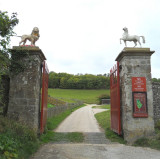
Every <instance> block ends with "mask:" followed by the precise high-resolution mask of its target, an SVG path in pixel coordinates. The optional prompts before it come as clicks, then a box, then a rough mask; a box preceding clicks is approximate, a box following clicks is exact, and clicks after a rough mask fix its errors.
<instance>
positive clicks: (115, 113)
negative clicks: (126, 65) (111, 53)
mask: <svg viewBox="0 0 160 159" xmlns="http://www.w3.org/2000/svg"><path fill="white" fill-rule="evenodd" d="M110 97H111V129H112V130H113V131H114V132H116V133H118V134H119V135H120V134H121V112H120V77H119V62H117V65H115V66H114V67H113V68H112V69H111V70H110Z"/></svg>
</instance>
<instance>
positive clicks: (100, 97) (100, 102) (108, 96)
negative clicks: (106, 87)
mask: <svg viewBox="0 0 160 159" xmlns="http://www.w3.org/2000/svg"><path fill="white" fill-rule="evenodd" d="M102 99H110V95H109V94H101V95H100V96H99V97H98V101H99V104H102Z"/></svg>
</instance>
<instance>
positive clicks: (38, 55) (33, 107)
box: [8, 46, 46, 131]
mask: <svg viewBox="0 0 160 159" xmlns="http://www.w3.org/2000/svg"><path fill="white" fill-rule="evenodd" d="M11 51H12V59H14V61H16V62H18V63H19V62H20V63H21V64H22V65H23V67H24V70H23V71H20V72H19V73H17V72H16V69H19V68H15V67H13V66H14V61H13V63H12V65H11V69H12V71H11V78H10V92H9V107H8V116H9V117H10V118H13V119H15V120H17V121H21V122H22V123H24V124H26V125H28V126H30V127H31V128H33V129H35V131H38V130H39V122H40V121H39V118H40V100H41V77H42V62H43V61H44V60H45V59H46V58H45V56H44V54H43V53H42V51H41V50H40V49H39V48H38V47H19V46H16V47H13V49H12V50H11Z"/></svg>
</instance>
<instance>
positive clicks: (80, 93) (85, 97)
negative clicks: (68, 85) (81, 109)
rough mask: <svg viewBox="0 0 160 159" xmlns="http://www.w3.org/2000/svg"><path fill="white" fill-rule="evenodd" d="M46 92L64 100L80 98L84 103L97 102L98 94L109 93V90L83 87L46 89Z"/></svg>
mask: <svg viewBox="0 0 160 159" xmlns="http://www.w3.org/2000/svg"><path fill="white" fill-rule="evenodd" d="M48 94H49V95H50V96H52V97H54V98H57V99H60V98H63V99H64V100H65V101H67V100H68V101H69V100H72V99H78V100H82V101H83V102H84V103H88V104H97V103H98V96H100V95H102V94H108V95H109V94H110V90H107V89H100V90H83V89H48Z"/></svg>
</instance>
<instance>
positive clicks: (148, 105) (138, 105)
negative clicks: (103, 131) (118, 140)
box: [116, 47, 154, 143]
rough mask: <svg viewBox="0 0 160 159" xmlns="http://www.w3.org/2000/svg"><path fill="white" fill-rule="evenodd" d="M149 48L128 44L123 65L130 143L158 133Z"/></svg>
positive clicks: (124, 110)
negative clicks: (155, 120)
mask: <svg viewBox="0 0 160 159" xmlns="http://www.w3.org/2000/svg"><path fill="white" fill-rule="evenodd" d="M153 53H154V51H150V49H149V48H128V47H125V48H124V49H123V50H122V51H121V52H120V54H119V55H118V57H117V58H116V61H118V62H119V65H120V89H121V119H122V133H123V136H124V139H125V140H126V141H127V142H128V143H133V142H134V141H135V140H137V139H139V138H141V137H147V136H151V135H153V134H154V120H153V93H152V79H151V64H150V58H151V55H152V54H153Z"/></svg>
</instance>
